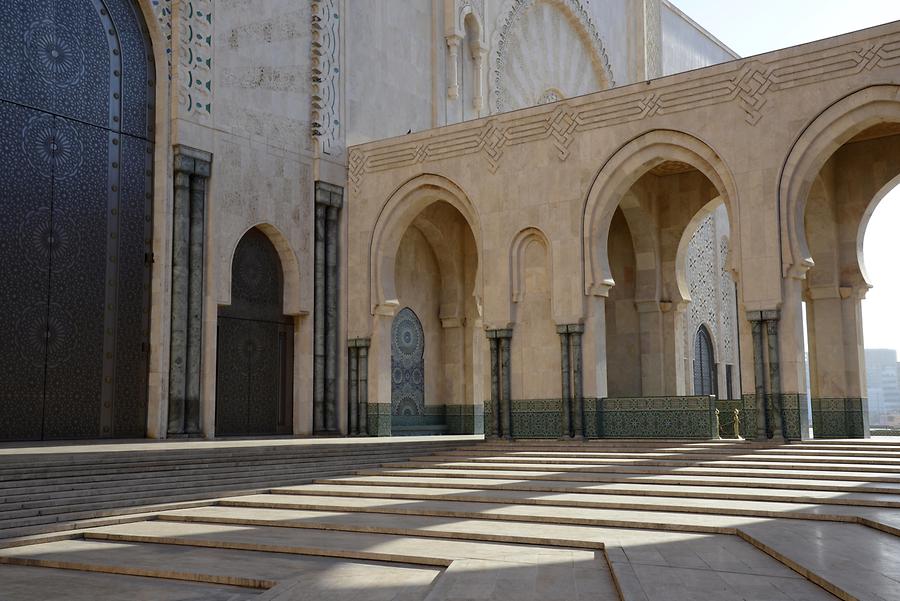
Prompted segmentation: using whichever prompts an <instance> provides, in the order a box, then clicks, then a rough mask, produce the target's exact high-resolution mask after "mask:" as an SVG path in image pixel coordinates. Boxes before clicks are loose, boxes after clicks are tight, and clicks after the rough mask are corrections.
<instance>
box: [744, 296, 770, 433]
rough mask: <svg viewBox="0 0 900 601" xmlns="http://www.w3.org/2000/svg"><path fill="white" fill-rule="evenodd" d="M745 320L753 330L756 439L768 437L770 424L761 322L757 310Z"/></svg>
mask: <svg viewBox="0 0 900 601" xmlns="http://www.w3.org/2000/svg"><path fill="white" fill-rule="evenodd" d="M747 320H748V321H749V322H750V327H751V329H752V331H753V375H754V384H755V387H756V389H755V392H756V440H765V439H767V438H768V437H769V432H771V426H770V423H769V410H768V405H767V403H766V367H765V352H764V349H763V334H762V332H763V322H762V318H761V316H760V314H759V311H751V312H748V314H747Z"/></svg>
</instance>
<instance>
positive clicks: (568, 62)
mask: <svg viewBox="0 0 900 601" xmlns="http://www.w3.org/2000/svg"><path fill="white" fill-rule="evenodd" d="M499 14H500V16H499V21H498V22H497V24H496V26H495V28H494V33H493V36H492V37H491V52H492V66H491V77H490V84H491V109H492V111H494V112H497V113H500V112H503V111H509V110H515V109H519V108H523V107H526V106H533V105H535V104H539V103H541V100H542V99H543V98H544V97H545V95H546V93H547V91H548V90H555V91H556V94H557V95H560V94H561V95H562V96H564V97H573V96H579V95H582V94H586V93H589V92H594V91H597V90H600V89H604V88H609V87H613V86H614V85H615V82H614V79H613V75H612V71H611V69H610V66H609V59H608V58H607V56H606V50H605V49H604V47H603V42H602V40H601V39H600V34H599V33H598V31H597V28H596V26H595V25H594V23H593V21H592V19H591V17H590V14H589V12H588V10H587V8H586V7H585V4H584V3H583V2H582V1H580V0H507V1H506V2H505V3H504V5H503V7H502V9H501V10H500V13H499Z"/></svg>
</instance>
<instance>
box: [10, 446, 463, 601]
mask: <svg viewBox="0 0 900 601" xmlns="http://www.w3.org/2000/svg"><path fill="white" fill-rule="evenodd" d="M459 438H465V437H459ZM459 438H457V439H453V438H451V439H437V438H433V439H431V440H417V441H409V442H407V441H395V440H391V441H375V440H372V439H368V440H366V439H355V440H353V441H347V439H317V440H315V441H309V444H303V443H300V444H292V443H293V442H294V441H291V440H287V439H282V440H273V441H271V442H266V441H237V440H235V441H215V442H200V441H197V442H184V443H154V442H140V443H135V444H131V445H128V444H123V445H116V444H111V445H88V446H83V447H79V446H72V447H62V449H63V450H61V451H57V450H56V448H55V447H35V448H32V449H28V448H24V449H22V450H21V452H18V453H12V452H10V451H11V450H12V449H11V448H9V447H8V448H7V449H6V451H7V452H6V453H0V539H3V538H10V537H15V536H23V535H27V534H37V533H40V532H50V531H56V530H59V529H61V528H78V527H83V526H84V525H91V524H94V525H96V524H100V523H105V522H108V521H110V520H109V519H105V520H103V519H98V518H111V517H113V516H117V515H122V514H131V513H135V512H136V511H154V510H159V509H164V508H174V507H184V506H186V505H196V504H201V505H202V504H205V503H207V502H208V501H209V500H210V499H214V498H217V497H221V496H223V495H234V494H239V493H245V492H259V491H263V490H267V489H269V488H271V487H272V486H285V485H289V484H300V483H303V482H310V481H312V480H313V479H315V478H322V477H326V476H334V475H337V474H346V473H349V472H352V471H354V470H358V469H364V468H374V467H377V466H379V465H381V464H383V463H385V462H391V461H402V460H404V459H407V458H409V457H410V456H412V455H414V454H421V453H430V452H437V451H443V450H451V449H453V448H456V447H458V446H459V444H460V440H459ZM67 448H71V449H72V450H74V451H77V452H72V453H67V452H66V450H65V449H67ZM104 448H109V449H112V450H102V449H104ZM95 449H96V450H95ZM0 450H2V449H0ZM37 451H40V452H37ZM0 599H2V597H0Z"/></svg>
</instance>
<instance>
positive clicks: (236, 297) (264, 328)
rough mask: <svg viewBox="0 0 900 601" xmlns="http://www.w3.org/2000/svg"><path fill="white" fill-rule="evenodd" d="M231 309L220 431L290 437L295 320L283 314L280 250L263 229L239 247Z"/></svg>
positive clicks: (221, 343)
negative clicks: (286, 435)
mask: <svg viewBox="0 0 900 601" xmlns="http://www.w3.org/2000/svg"><path fill="white" fill-rule="evenodd" d="M231 271H232V276H231V305H230V306H228V307H222V308H221V309H220V310H219V334H218V336H219V340H218V359H217V361H218V366H217V379H216V433H217V434H219V435H223V436H228V435H253V434H256V435H259V434H289V433H290V432H291V431H292V426H293V420H292V403H293V320H292V319H291V318H290V317H285V316H284V314H283V310H282V294H283V290H284V288H283V284H282V275H281V262H280V260H279V258H278V251H276V250H275V247H274V246H273V245H272V243H271V241H269V238H268V237H267V236H266V235H265V234H264V233H262V232H261V231H260V230H258V229H255V228H254V229H251V230H250V231H248V232H247V233H246V234H245V235H244V237H243V238H242V239H241V241H240V242H239V243H238V246H237V248H236V249H235V253H234V261H233V262H232V270H231Z"/></svg>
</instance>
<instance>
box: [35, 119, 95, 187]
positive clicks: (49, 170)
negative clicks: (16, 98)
mask: <svg viewBox="0 0 900 601" xmlns="http://www.w3.org/2000/svg"><path fill="white" fill-rule="evenodd" d="M22 133H23V135H22V151H23V152H24V153H25V157H26V158H27V159H28V162H29V163H30V164H31V166H32V167H33V168H34V169H35V170H36V171H37V172H38V173H40V174H41V175H42V176H44V177H47V178H50V177H53V178H56V179H58V180H61V179H66V178H68V177H71V176H73V175H75V173H77V172H78V169H79V168H80V167H81V162H82V155H83V150H84V149H83V147H82V144H81V139H80V138H79V136H78V132H77V131H76V130H75V128H74V127H72V125H71V124H70V123H69V122H67V121H66V120H64V119H59V118H56V119H54V118H53V117H52V116H50V115H36V116H34V117H32V118H31V119H29V120H28V125H26V126H25V130H24V132H22Z"/></svg>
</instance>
